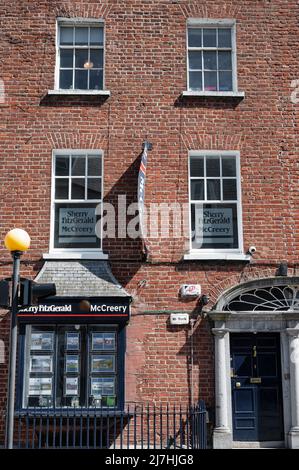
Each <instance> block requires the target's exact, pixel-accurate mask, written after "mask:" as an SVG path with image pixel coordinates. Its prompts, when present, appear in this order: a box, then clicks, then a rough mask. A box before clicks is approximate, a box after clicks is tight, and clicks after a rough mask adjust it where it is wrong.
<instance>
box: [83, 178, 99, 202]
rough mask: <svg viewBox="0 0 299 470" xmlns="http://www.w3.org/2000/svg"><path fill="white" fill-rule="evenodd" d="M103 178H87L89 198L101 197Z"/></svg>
mask: <svg viewBox="0 0 299 470" xmlns="http://www.w3.org/2000/svg"><path fill="white" fill-rule="evenodd" d="M101 184H102V180H101V178H88V180H87V199H101V197H102V191H101Z"/></svg>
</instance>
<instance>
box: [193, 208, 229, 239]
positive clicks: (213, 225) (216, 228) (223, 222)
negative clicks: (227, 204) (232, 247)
mask: <svg viewBox="0 0 299 470" xmlns="http://www.w3.org/2000/svg"><path fill="white" fill-rule="evenodd" d="M195 210H196V225H195V237H196V242H197V243H201V242H205V243H213V244H214V243H216V244H217V243H232V242H233V211H232V209H231V208H215V209H205V208H203V207H201V206H196V209H195Z"/></svg>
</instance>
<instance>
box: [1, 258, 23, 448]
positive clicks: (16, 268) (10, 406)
mask: <svg viewBox="0 0 299 470" xmlns="http://www.w3.org/2000/svg"><path fill="white" fill-rule="evenodd" d="M21 254H22V251H12V253H11V255H12V258H13V274H12V295H11V320H10V350H9V368H8V395H7V417H6V435H5V447H6V448H7V449H13V434H14V411H15V410H14V408H15V385H16V362H17V340H18V327H17V312H18V285H19V273H20V258H21Z"/></svg>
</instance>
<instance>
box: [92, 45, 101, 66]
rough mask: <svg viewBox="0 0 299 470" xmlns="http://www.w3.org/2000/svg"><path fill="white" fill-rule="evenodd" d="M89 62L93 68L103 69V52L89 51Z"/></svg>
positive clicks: (99, 50)
mask: <svg viewBox="0 0 299 470" xmlns="http://www.w3.org/2000/svg"><path fill="white" fill-rule="evenodd" d="M90 62H92V63H93V68H95V69H100V68H102V67H103V50H102V49H90Z"/></svg>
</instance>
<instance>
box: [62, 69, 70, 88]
mask: <svg viewBox="0 0 299 470" xmlns="http://www.w3.org/2000/svg"><path fill="white" fill-rule="evenodd" d="M59 88H61V89H63V90H66V89H68V88H73V71H72V70H60V79H59Z"/></svg>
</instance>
